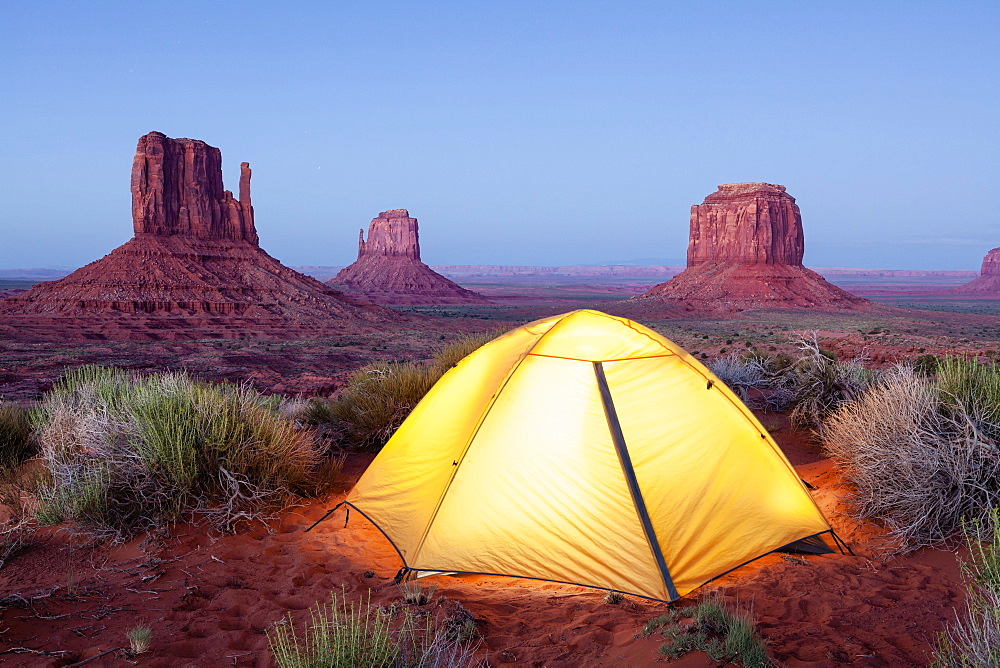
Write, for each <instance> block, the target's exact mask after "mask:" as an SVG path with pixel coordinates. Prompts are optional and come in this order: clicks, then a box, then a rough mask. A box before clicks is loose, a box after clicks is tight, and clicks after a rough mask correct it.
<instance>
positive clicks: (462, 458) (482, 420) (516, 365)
mask: <svg viewBox="0 0 1000 668" xmlns="http://www.w3.org/2000/svg"><path fill="white" fill-rule="evenodd" d="M552 329H553V328H552V327H550V328H549V329H548V330H546V331H545V332H544V333H543V334H542V335H541V336H539V337H538V339H536V340H535V342H534V343H533V344H531V347H530V348H528V350H527V352H525V353H524V354H523V355H521V359H519V360H517V362H515V363H514V364H513V365H512V366H511V368H510V371H508V372H507V376H506V377H505V378H504V379H503V382H502V383H500V385H499V386H498V387H497V389H496V391H495V392H494V393H493V396H492V397H491V398H490V405H489V406H487V407H486V410H484V411H483V416H482V417H481V418H480V419H479V422H478V423H477V424H476V428H475V429H473V430H472V434H471V435H470V436H469V440H467V441H466V442H465V447H464V448H462V454H461V455H459V456H458V458H457V459H456V460H455V461H456V462H457V463H456V464H455V465H454V466H453V467H452V469H453V470H452V472H451V477H450V478H448V484H447V485H445V486H444V489H443V490H442V491H441V496H439V497H438V500H437V503H436V504H435V505H434V512H433V513H431V517H430V519H429V520H428V521H427V527H426V528H425V529H424V533H423V535H422V536H421V537H420V542H419V543H417V549H416V550H414V551H413V558H414V559H416V558H417V556H418V555H419V554H420V551H421V550H422V549H424V543H425V542H426V541H427V536H428V535H430V532H431V527H432V526H434V520H436V519H437V516H438V512H439V511H440V510H441V504H443V503H444V498H445V497H446V496H448V490H449V489H451V485H452V483H453V482H454V481H455V477H456V476H457V475H458V470H459V469H460V468H462V462H464V461H465V455H466V454H467V453H468V452H469V448H470V447H471V446H472V442H473V441H474V440H476V436H478V435H479V430H480V429H482V427H483V424H484V423H485V422H486V418H488V417H489V415H490V411H492V410H493V406H494V405H496V402H497V398H498V397H499V396H500V395H501V394H502V393H503V390H504V388H505V387H507V383H509V382H510V379H511V378H513V377H514V374H515V373H516V372H517V370H518V369H519V368H520V367H521V364H522V363H523V362H524V360H526V359H528V356H529V355H531V351H532V350H534V349H535V347H536V346H537V345H538V344H539V343H540V342H541V341H542V339H544V338H545V336H546V335H547V334H548V333H549V332H551V331H552ZM403 563H404V564H405V563H406V560H405V559H404V560H403Z"/></svg>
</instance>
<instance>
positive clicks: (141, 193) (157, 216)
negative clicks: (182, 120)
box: [132, 132, 258, 245]
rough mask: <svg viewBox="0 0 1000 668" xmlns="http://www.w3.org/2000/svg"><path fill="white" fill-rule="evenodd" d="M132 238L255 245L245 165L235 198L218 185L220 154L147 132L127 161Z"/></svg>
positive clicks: (201, 144)
mask: <svg viewBox="0 0 1000 668" xmlns="http://www.w3.org/2000/svg"><path fill="white" fill-rule="evenodd" d="M132 224H133V228H134V230H135V233H136V235H140V234H152V235H155V236H159V237H166V236H175V235H179V236H186V237H192V238H195V239H232V240H234V241H247V242H249V243H251V244H254V245H256V244H257V243H258V239H257V230H256V229H255V228H254V222H253V206H252V205H251V204H250V163H247V162H244V163H242V164H241V165H240V198H239V200H236V199H235V198H234V197H233V193H231V192H230V191H228V190H225V189H224V188H223V185H222V152H221V151H219V149H217V148H215V147H213V146H209V145H208V144H206V143H205V142H203V141H199V140H197V139H171V138H170V137H167V136H166V135H164V134H163V133H161V132H150V133H149V134H147V135H144V136H143V137H141V138H140V139H139V145H138V147H137V148H136V152H135V159H134V160H133V161H132Z"/></svg>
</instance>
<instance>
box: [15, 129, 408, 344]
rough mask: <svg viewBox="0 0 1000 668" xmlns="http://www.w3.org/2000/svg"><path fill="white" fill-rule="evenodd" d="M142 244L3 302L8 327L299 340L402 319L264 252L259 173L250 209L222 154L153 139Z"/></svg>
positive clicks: (246, 184) (146, 151)
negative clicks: (232, 188)
mask: <svg viewBox="0 0 1000 668" xmlns="http://www.w3.org/2000/svg"><path fill="white" fill-rule="evenodd" d="M132 214H133V225H134V229H135V237H134V238H132V239H131V240H130V241H128V242H127V243H125V244H124V245H122V246H120V247H118V248H116V249H115V250H114V251H112V252H111V253H110V254H109V255H106V256H105V257H103V258H102V259H100V260H97V261H96V262H92V263H90V264H88V265H87V266H85V267H82V268H81V269H78V270H76V271H75V272H73V273H71V274H70V275H68V276H66V277H65V278H62V279H59V280H57V281H51V282H45V283H39V284H38V285H36V286H35V287H34V288H32V289H31V290H29V291H28V292H25V293H23V294H19V295H15V296H13V297H8V298H7V299H4V300H3V301H2V302H0V318H2V322H3V323H5V324H12V323H15V322H17V323H20V326H21V330H22V331H24V332H31V335H32V336H37V337H40V338H48V337H51V336H55V337H68V338H69V339H73V338H117V339H133V340H134V339H194V338H207V337H237V336H250V337H253V336H267V337H275V336H277V337H288V336H302V335H308V334H310V333H315V334H319V333H333V332H340V331H345V330H346V331H357V330H360V329H365V328H366V327H367V328H368V329H371V328H375V327H379V326H380V325H383V324H385V323H387V322H388V321H389V319H390V318H398V316H396V315H395V314H393V313H392V312H391V311H388V310H387V309H383V308H381V307H378V306H374V305H371V304H364V303H359V302H357V301H356V300H354V299H351V298H349V297H347V296H345V295H344V294H342V293H341V292H338V291H337V290H334V289H332V288H330V287H329V286H326V285H324V284H322V283H320V282H319V281H317V280H315V279H313V278H310V277H308V276H305V275H303V274H300V273H298V272H296V271H293V270H292V269H289V268H288V267H285V266H284V265H282V264H281V263H280V262H278V261H277V260H275V259H274V258H273V257H271V256H270V255H268V254H267V253H266V252H264V251H263V250H262V249H261V248H260V246H259V245H258V239H257V231H256V228H255V226H254V218H253V207H252V205H251V203H250V165H249V164H248V163H245V162H244V163H243V164H242V165H241V175H240V198H239V200H236V199H234V198H233V196H232V193H230V192H229V191H227V190H224V189H223V186H222V158H221V154H220V152H219V149H217V148H213V147H211V146H209V145H208V144H206V143H204V142H202V141H198V140H194V139H170V138H168V137H166V136H164V135H163V134H161V133H159V132H151V133H149V134H148V135H145V136H144V137H142V138H140V139H139V146H138V149H137V151H136V155H135V161H134V162H133V167H132Z"/></svg>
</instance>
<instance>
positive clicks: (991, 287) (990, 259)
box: [952, 248, 1000, 297]
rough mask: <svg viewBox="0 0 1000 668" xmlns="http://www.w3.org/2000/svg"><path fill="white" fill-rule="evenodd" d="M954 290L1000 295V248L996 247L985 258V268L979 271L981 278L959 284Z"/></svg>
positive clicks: (975, 293) (966, 293) (966, 292)
mask: <svg viewBox="0 0 1000 668" xmlns="http://www.w3.org/2000/svg"><path fill="white" fill-rule="evenodd" d="M952 292H955V293H958V294H963V295H980V296H988V295H992V296H996V297H1000V248H994V249H993V250H991V251H990V252H989V253H987V254H986V257H984V258H983V268H982V269H981V270H980V272H979V278H976V279H973V280H971V281H969V282H968V283H966V284H965V285H960V286H958V287H957V288H955V289H954V290H952Z"/></svg>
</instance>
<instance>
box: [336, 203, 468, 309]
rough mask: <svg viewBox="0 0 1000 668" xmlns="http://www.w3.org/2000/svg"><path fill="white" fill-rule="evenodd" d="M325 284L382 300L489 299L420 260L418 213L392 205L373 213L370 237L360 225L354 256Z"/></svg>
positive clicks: (450, 301)
mask: <svg viewBox="0 0 1000 668" xmlns="http://www.w3.org/2000/svg"><path fill="white" fill-rule="evenodd" d="M327 285H331V286H334V287H336V288H337V289H339V290H343V291H344V292H345V293H347V294H348V295H352V296H357V297H360V298H363V299H367V300H370V301H373V302H375V303H376V304H386V305H413V304H482V303H486V302H487V299H486V298H485V297H483V296H482V295H480V294H479V293H476V292H473V291H471V290H466V289H465V288H463V287H462V286H460V285H458V284H457V283H454V282H452V281H450V280H448V279H447V278H445V277H444V276H442V275H441V274H439V273H437V272H436V271H434V270H433V269H431V268H430V267H428V266H427V265H426V264H424V263H423V262H421V261H420V239H419V231H418V229H417V219H416V218H411V217H410V213H409V212H408V211H407V210H406V209H390V210H389V211H383V212H382V213H380V214H379V215H378V217H377V218H373V219H372V222H371V225H370V226H369V227H368V241H365V231H364V230H363V229H362V230H361V234H360V238H359V240H358V259H357V260H356V261H355V262H354V263H353V264H351V265H350V266H347V267H344V268H343V269H341V270H340V272H339V273H338V274H337V275H336V276H335V277H334V278H332V279H330V280H329V281H327Z"/></svg>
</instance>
